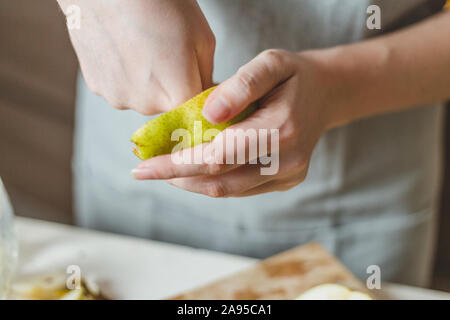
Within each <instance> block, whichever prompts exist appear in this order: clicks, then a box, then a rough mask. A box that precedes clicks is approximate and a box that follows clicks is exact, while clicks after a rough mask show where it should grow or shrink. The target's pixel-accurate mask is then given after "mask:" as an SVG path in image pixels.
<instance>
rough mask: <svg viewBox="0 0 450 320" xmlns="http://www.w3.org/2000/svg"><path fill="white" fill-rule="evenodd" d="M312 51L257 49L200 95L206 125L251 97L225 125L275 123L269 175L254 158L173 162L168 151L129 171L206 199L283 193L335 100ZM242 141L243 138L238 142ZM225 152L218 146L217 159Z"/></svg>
mask: <svg viewBox="0 0 450 320" xmlns="http://www.w3.org/2000/svg"><path fill="white" fill-rule="evenodd" d="M319 56H320V53H319ZM316 57H317V55H316V52H313V51H310V52H302V53H293V52H288V51H283V50H268V51H265V52H263V53H261V54H260V55H258V56H257V57H256V58H255V59H253V60H252V61H251V62H249V63H248V64H247V65H245V66H243V67H242V68H240V69H239V71H238V72H237V73H236V74H235V75H234V76H233V77H231V78H230V79H228V80H227V81H225V82H223V83H222V84H221V85H220V86H219V87H218V88H217V89H216V90H214V91H213V92H212V93H211V95H210V96H209V98H208V100H207V101H206V104H205V107H204V110H203V114H204V116H205V117H206V118H207V119H208V120H209V121H210V122H212V123H222V122H224V121H227V120H230V119H232V118H233V117H234V116H236V115H237V114H239V113H240V112H241V111H242V110H244V109H245V108H246V107H247V106H248V105H249V104H250V103H252V102H254V101H257V100H258V101H259V109H258V110H257V111H256V112H255V113H254V114H253V115H251V116H250V117H249V118H247V119H246V120H244V121H242V122H240V123H238V124H236V125H234V126H231V127H230V128H228V129H227V130H237V129H243V130H244V131H246V130H247V129H256V130H259V129H268V130H269V132H270V129H279V131H278V132H279V152H278V154H277V155H276V156H279V169H278V171H277V172H276V173H275V174H272V175H262V174H261V170H260V169H261V168H262V167H264V166H263V165H261V164H249V163H248V162H247V163H245V164H241V165H239V164H220V163H219V164H217V162H214V163H210V162H211V161H202V162H201V163H200V164H175V163H174V162H173V161H171V158H170V157H171V155H164V156H159V157H155V158H152V159H149V160H147V161H144V162H142V163H141V164H140V165H139V166H138V167H137V169H135V170H133V174H134V176H135V178H136V179H139V180H146V179H163V180H167V181H168V182H169V183H170V184H172V185H174V186H177V187H179V188H182V189H185V190H188V191H191V192H196V193H200V194H205V195H207V196H210V197H242V196H251V195H257V194H262V193H266V192H273V191H285V190H288V189H291V188H293V187H294V186H296V185H298V184H300V183H301V182H303V181H304V179H305V178H306V175H307V171H308V167H309V163H310V158H311V154H312V152H313V149H314V147H315V145H316V143H317V141H318V140H319V138H320V136H321V135H322V134H323V133H324V132H325V131H326V130H327V129H328V128H329V127H330V126H331V125H332V112H329V110H328V106H329V105H330V101H334V102H336V99H337V98H338V97H337V96H338V95H340V93H339V92H338V89H337V88H336V87H337V86H336V81H333V80H332V78H334V77H333V75H331V74H329V72H328V71H327V68H326V67H325V68H324V67H323V63H321V62H320V61H322V60H321V59H316ZM213 143H214V142H213ZM248 147H249V143H246V144H245V145H243V146H240V148H244V149H245V148H246V149H248ZM195 148H197V147H195ZM195 148H194V149H195ZM237 148H239V146H238V147H237ZM229 151H230V150H225V153H224V156H223V158H224V159H225V158H226V154H227V152H229ZM236 151H237V152H243V151H245V152H246V153H245V154H247V155H248V150H239V149H237V150H236ZM259 156H261V154H259ZM271 156H275V155H273V154H272V155H271ZM216 160H217V159H216ZM247 160H248V159H247Z"/></svg>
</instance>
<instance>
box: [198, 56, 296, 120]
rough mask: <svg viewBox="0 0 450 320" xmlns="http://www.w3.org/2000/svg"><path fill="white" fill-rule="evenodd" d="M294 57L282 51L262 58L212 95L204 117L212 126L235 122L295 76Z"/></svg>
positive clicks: (204, 109)
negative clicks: (244, 112) (256, 102)
mask: <svg viewBox="0 0 450 320" xmlns="http://www.w3.org/2000/svg"><path fill="white" fill-rule="evenodd" d="M292 55H293V53H290V52H287V51H282V50H267V51H264V52H263V53H261V54H259V55H258V56H257V57H256V58H254V59H253V60H252V61H250V62H249V63H248V64H246V65H244V66H243V67H241V68H240V69H239V71H238V72H237V73H236V74H235V75H234V76H232V77H231V78H229V79H228V80H226V81H225V82H223V83H222V84H220V85H219V86H218V87H217V88H216V89H215V90H214V91H213V92H212V93H211V94H210V96H209V97H208V99H207V100H206V102H205V106H204V108H203V116H204V117H205V118H206V119H207V120H208V121H209V122H211V123H213V124H214V123H222V122H225V121H228V120H231V119H233V118H234V117H235V116H237V115H238V114H239V113H241V112H242V111H243V110H244V109H245V108H246V107H247V106H248V105H249V104H251V103H252V102H255V101H256V100H258V99H260V98H261V97H263V96H264V95H266V94H267V93H268V92H269V91H270V90H272V89H273V88H274V87H276V86H277V85H278V84H279V83H280V82H283V81H285V80H286V79H287V78H289V77H290V76H291V75H292V74H293V73H294V68H292V67H291V66H292Z"/></svg>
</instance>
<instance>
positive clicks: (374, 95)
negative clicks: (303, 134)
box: [301, 42, 390, 130]
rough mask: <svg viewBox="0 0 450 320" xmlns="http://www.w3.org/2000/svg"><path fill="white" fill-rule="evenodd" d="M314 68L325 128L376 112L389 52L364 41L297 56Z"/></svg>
mask: <svg viewBox="0 0 450 320" xmlns="http://www.w3.org/2000/svg"><path fill="white" fill-rule="evenodd" d="M301 54H302V55H304V56H306V57H308V58H309V60H310V61H313V64H314V66H315V68H314V69H315V70H316V71H315V73H316V74H317V75H316V77H313V78H316V79H318V81H317V80H316V87H317V88H318V89H317V90H316V91H317V93H318V95H320V96H321V100H322V102H321V104H322V107H321V112H322V113H323V118H324V121H325V126H326V129H327V130H329V129H332V128H335V127H338V126H342V125H345V124H347V123H349V122H352V121H355V120H358V119H360V118H364V117H366V116H370V115H373V114H374V113H377V110H379V109H380V108H377V106H379V105H380V104H383V103H384V101H383V96H382V95H380V94H379V92H380V90H381V88H382V86H383V83H385V81H386V79H383V77H384V76H383V75H384V74H385V70H386V66H387V65H388V61H389V55H390V53H389V50H388V49H387V48H386V47H384V46H380V45H379V44H376V43H371V42H366V43H361V44H354V45H353V44H352V45H344V46H338V47H333V48H329V49H320V50H311V51H306V52H304V53H301Z"/></svg>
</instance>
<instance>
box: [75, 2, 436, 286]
mask: <svg viewBox="0 0 450 320" xmlns="http://www.w3.org/2000/svg"><path fill="white" fill-rule="evenodd" d="M443 2H444V1H439V0H436V1H427V0H395V1H393V0H391V1H387V0H385V1H368V0H280V1H275V0H245V1H244V0H242V1H239V0H226V1H225V0H203V1H199V3H200V5H201V6H202V9H203V10H204V13H205V15H206V17H207V19H208V21H209V22H210V24H211V27H212V29H213V31H214V33H215V35H216V37H217V51H216V61H215V73H214V80H215V81H218V82H219V81H223V80H224V79H226V78H227V77H229V76H231V75H232V74H233V73H234V72H235V71H236V70H237V69H238V68H239V67H240V66H241V65H243V64H245V63H246V62H248V61H249V60H251V59H252V58H254V57H255V56H256V55H257V54H258V53H259V52H261V51H263V50H265V49H268V48H284V49H288V50H294V51H300V50H304V49H309V48H325V47H329V46H333V45H338V44H344V43H350V42H355V41H359V40H361V39H364V38H367V37H370V36H375V35H376V34H377V33H378V32H377V31H369V30H367V28H366V19H367V14H366V9H367V7H368V6H369V5H370V4H372V3H376V4H378V5H379V6H380V7H381V9H382V27H383V29H382V31H390V30H395V29H396V28H399V27H402V26H405V25H407V24H409V23H413V22H416V21H419V20H421V19H423V18H425V17H426V16H427V15H431V14H432V13H434V12H436V11H437V10H439V9H440V8H441V7H442V5H443ZM136 45H138V44H136ZM380 94H382V93H380ZM330 103H332V102H330ZM441 111H442V109H441V107H439V106H422V107H419V108H417V109H414V110H411V111H406V112H401V113H395V114H390V115H384V116H378V117H374V118H370V119H365V120H362V121H358V122H355V123H352V124H350V125H348V126H346V127H342V128H338V129H335V130H332V131H330V132H328V133H326V134H325V135H324V136H323V137H322V139H321V140H320V142H319V143H318V145H317V147H316V149H315V151H314V154H313V156H312V160H311V167H310V170H309V174H308V177H307V179H306V181H305V182H304V183H303V184H301V185H299V186H297V187H295V188H293V189H291V190H289V191H286V192H276V193H270V194H264V195H258V196H253V197H248V198H240V199H212V198H208V197H206V196H202V195H198V194H193V193H189V192H186V191H183V190H179V189H176V188H174V187H172V186H169V185H167V184H166V183H164V182H154V181H147V182H138V181H134V180H133V178H132V177H131V175H130V170H131V169H132V168H134V167H135V166H136V165H137V164H138V162H139V161H138V159H137V158H136V157H135V156H134V155H133V154H132V152H131V148H132V145H131V143H130V142H129V139H130V137H131V135H132V133H133V131H134V130H135V129H137V128H138V127H140V126H141V125H142V124H144V123H145V122H146V121H147V120H148V117H144V116H141V115H139V114H137V113H135V112H133V111H117V110H114V109H113V108H111V107H110V106H108V105H107V103H106V102H104V100H103V99H101V98H99V97H97V96H95V95H93V94H92V93H90V92H89V91H88V89H87V88H86V86H85V83H84V82H83V80H82V79H81V78H80V81H79V87H78V101H77V119H76V146H75V157H74V176H75V199H76V214H77V219H78V223H79V224H80V225H82V226H85V227H89V228H95V229H100V230H106V231H113V232H119V233H124V234H130V235H135V236H140V237H146V238H150V239H156V240H161V241H168V242H172V243H178V244H183V245H188V246H192V247H198V248H206V249H212V250H219V251H223V252H228V253H233V254H240V255H248V256H253V257H266V256H269V255H272V254H274V253H277V252H279V251H282V250H285V249H288V248H291V247H294V246H297V245H300V244H303V243H306V242H309V241H319V242H321V243H322V244H323V245H324V246H325V247H326V248H328V249H329V250H330V251H331V252H333V253H334V254H335V255H337V256H338V257H339V258H340V259H341V260H342V261H343V262H344V264H346V265H347V266H348V267H349V268H350V269H351V270H352V271H353V272H354V273H355V274H356V275H358V276H360V277H365V276H367V275H366V268H367V267H368V266H369V265H378V266H380V267H381V271H382V279H383V280H391V281H398V282H407V283H410V284H425V283H426V281H427V280H428V277H429V271H430V263H431V261H432V248H433V234H434V232H433V221H434V219H433V217H434V213H435V211H436V200H437V195H438V191H439V176H440V168H441V163H440V157H441V119H442V117H441Z"/></svg>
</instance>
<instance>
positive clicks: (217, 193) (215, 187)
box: [206, 181, 226, 198]
mask: <svg viewBox="0 0 450 320" xmlns="http://www.w3.org/2000/svg"><path fill="white" fill-rule="evenodd" d="M206 195H207V196H209V197H211V198H223V197H225V196H226V192H225V188H224V186H223V184H222V183H221V182H219V181H215V182H211V183H209V184H208V185H207V187H206Z"/></svg>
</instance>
